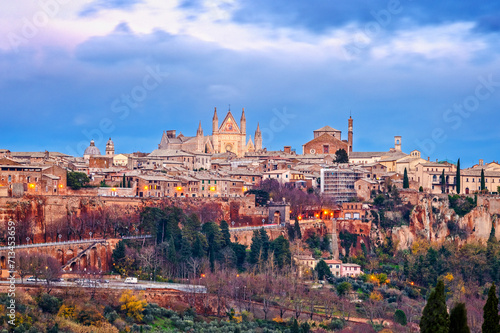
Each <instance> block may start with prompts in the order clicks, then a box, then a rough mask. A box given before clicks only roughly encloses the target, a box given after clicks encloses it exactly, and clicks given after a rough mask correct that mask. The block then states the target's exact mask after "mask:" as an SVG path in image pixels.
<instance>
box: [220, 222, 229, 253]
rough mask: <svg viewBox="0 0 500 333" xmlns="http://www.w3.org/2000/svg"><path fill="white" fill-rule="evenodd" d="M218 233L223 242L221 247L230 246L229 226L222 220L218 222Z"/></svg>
mask: <svg viewBox="0 0 500 333" xmlns="http://www.w3.org/2000/svg"><path fill="white" fill-rule="evenodd" d="M220 231H221V233H222V240H223V242H222V243H223V245H222V247H225V246H231V234H230V233H229V225H228V224H227V222H226V221H224V220H222V221H220Z"/></svg>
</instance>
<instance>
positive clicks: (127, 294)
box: [120, 290, 148, 322]
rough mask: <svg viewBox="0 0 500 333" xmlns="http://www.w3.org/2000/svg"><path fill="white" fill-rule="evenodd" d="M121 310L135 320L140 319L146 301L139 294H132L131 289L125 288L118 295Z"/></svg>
mask: <svg viewBox="0 0 500 333" xmlns="http://www.w3.org/2000/svg"><path fill="white" fill-rule="evenodd" d="M120 303H121V310H122V311H123V312H125V313H126V314H127V316H128V317H130V318H132V319H133V320H135V321H136V322H140V321H142V318H143V314H142V312H143V311H144V308H145V307H146V305H148V304H147V302H146V301H145V300H144V299H143V295H142V294H141V295H140V296H139V297H138V296H136V295H134V294H132V290H125V291H124V292H123V294H122V295H121V296H120Z"/></svg>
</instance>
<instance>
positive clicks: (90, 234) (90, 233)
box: [89, 231, 92, 239]
mask: <svg viewBox="0 0 500 333" xmlns="http://www.w3.org/2000/svg"><path fill="white" fill-rule="evenodd" d="M89 236H90V239H92V231H91V232H89Z"/></svg>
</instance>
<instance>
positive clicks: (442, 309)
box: [420, 280, 450, 333]
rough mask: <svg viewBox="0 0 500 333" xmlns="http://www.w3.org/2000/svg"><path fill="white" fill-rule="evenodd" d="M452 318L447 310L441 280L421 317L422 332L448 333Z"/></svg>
mask: <svg viewBox="0 0 500 333" xmlns="http://www.w3.org/2000/svg"><path fill="white" fill-rule="evenodd" d="M449 326H450V318H449V315H448V311H447V310H446V298H445V295H444V283H443V281H442V280H439V281H438V283H437V285H436V288H435V289H434V290H433V291H432V292H431V295H430V296H429V299H428V300H427V304H426V305H425V308H424V311H423V314H422V318H421V319H420V332H421V333H448V330H449Z"/></svg>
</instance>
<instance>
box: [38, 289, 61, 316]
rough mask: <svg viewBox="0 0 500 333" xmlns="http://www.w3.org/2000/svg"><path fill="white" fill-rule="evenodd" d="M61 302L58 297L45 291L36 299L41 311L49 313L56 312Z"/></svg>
mask: <svg viewBox="0 0 500 333" xmlns="http://www.w3.org/2000/svg"><path fill="white" fill-rule="evenodd" d="M61 304H62V302H61V300H60V299H59V298H57V297H55V296H51V295H49V294H46V293H43V294H42V295H41V296H40V298H39V300H38V306H39V307H40V309H42V311H43V312H48V313H51V314H56V313H57V312H58V311H59V308H60V307H61Z"/></svg>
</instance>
